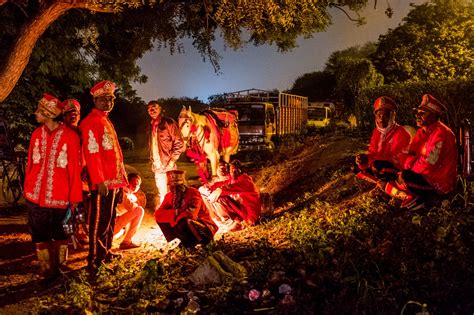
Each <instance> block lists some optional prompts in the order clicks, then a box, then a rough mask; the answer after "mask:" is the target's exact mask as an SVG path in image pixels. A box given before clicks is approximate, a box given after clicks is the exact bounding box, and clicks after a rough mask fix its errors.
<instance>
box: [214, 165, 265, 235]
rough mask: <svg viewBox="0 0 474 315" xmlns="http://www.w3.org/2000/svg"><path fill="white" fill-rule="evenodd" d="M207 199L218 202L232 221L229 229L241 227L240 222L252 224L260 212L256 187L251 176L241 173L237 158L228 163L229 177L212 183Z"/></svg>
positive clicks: (260, 205) (260, 207)
mask: <svg viewBox="0 0 474 315" xmlns="http://www.w3.org/2000/svg"><path fill="white" fill-rule="evenodd" d="M209 200H210V201H211V202H218V203H220V204H221V205H222V206H223V208H224V209H225V210H226V212H227V213H226V214H227V216H229V217H230V218H231V219H232V220H233V221H234V222H233V225H231V226H230V227H229V230H230V231H236V230H240V229H242V225H241V223H242V222H245V223H246V224H247V225H254V224H255V223H256V222H257V220H258V219H259V218H260V214H261V213H262V203H261V201H260V193H259V191H258V188H257V186H256V185H255V183H254V182H253V180H252V177H250V176H249V175H247V174H244V173H242V170H241V164H240V161H238V160H233V161H232V162H231V163H230V179H229V180H226V181H222V182H218V183H216V184H214V186H213V192H212V193H211V195H210V196H209Z"/></svg>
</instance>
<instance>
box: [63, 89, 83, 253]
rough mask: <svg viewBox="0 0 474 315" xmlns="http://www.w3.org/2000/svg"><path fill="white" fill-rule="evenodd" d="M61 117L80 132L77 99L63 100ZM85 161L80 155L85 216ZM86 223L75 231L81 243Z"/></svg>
mask: <svg viewBox="0 0 474 315" xmlns="http://www.w3.org/2000/svg"><path fill="white" fill-rule="evenodd" d="M63 116H64V117H63V118H64V123H65V124H66V125H67V126H68V127H69V128H71V129H73V130H74V131H76V132H77V134H78V135H79V137H80V136H81V133H80V132H79V121H80V120H81V104H80V103H79V101H78V100H76V99H73V98H70V99H67V100H65V101H64V102H63ZM84 165H85V162H84V159H83V157H81V166H82V167H83V168H82V171H81V179H82V203H83V207H81V209H84V210H85V213H84V215H85V216H86V217H88V216H87V210H88V209H89V207H90V206H89V201H90V200H89V199H90V198H89V180H88V175H87V170H86V169H85V167H84ZM87 225H88V223H85V224H79V226H78V228H77V231H76V239H77V240H78V241H79V243H80V244H81V245H86V244H88V243H89V236H88V235H87V234H88V233H87V231H88V228H87Z"/></svg>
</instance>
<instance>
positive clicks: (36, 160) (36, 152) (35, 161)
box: [33, 139, 41, 164]
mask: <svg viewBox="0 0 474 315" xmlns="http://www.w3.org/2000/svg"><path fill="white" fill-rule="evenodd" d="M40 160H41V154H40V152H39V139H36V140H35V147H34V148H33V164H38V163H39V162H40Z"/></svg>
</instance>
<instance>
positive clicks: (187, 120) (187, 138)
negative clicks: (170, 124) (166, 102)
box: [178, 116, 193, 142]
mask: <svg viewBox="0 0 474 315" xmlns="http://www.w3.org/2000/svg"><path fill="white" fill-rule="evenodd" d="M179 119H184V120H183V122H182V123H181V124H180V125H179V126H178V128H179V132H180V133H181V136H182V137H183V132H182V129H183V126H184V125H185V124H186V123H189V124H190V125H191V126H192V123H193V118H192V117H188V116H179V117H178V121H179ZM190 128H191V127H190ZM189 138H191V130H190V131H189V133H188V136H187V137H183V140H184V141H186V142H187V141H188V140H189Z"/></svg>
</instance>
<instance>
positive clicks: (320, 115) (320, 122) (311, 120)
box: [307, 102, 335, 132]
mask: <svg viewBox="0 0 474 315" xmlns="http://www.w3.org/2000/svg"><path fill="white" fill-rule="evenodd" d="M334 110H335V106H334V103H331V102H311V103H309V104H308V122H307V126H308V131H309V132H314V131H318V132H325V131H329V130H331V129H332V126H333V115H334Z"/></svg>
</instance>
